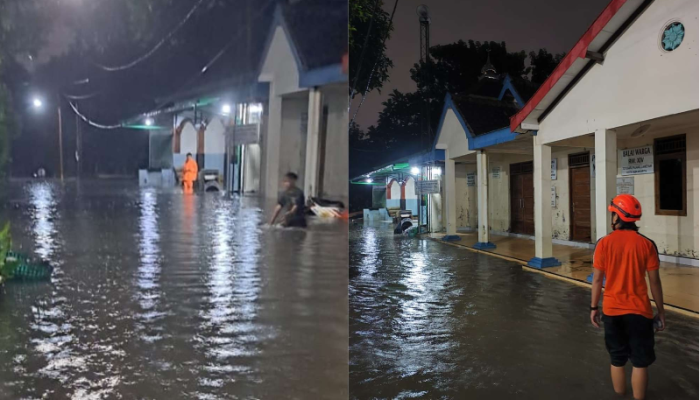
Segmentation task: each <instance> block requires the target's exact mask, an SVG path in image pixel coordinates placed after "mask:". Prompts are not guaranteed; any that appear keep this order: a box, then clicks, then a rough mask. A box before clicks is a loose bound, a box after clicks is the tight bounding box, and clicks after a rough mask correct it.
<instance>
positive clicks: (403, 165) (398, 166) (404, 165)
mask: <svg viewBox="0 0 700 400" xmlns="http://www.w3.org/2000/svg"><path fill="white" fill-rule="evenodd" d="M410 166H411V165H410V164H409V163H397V164H394V165H393V168H394V171H396V170H398V169H406V168H409V167H410Z"/></svg>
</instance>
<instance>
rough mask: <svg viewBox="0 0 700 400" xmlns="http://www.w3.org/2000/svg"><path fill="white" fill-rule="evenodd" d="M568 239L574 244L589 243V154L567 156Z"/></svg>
mask: <svg viewBox="0 0 700 400" xmlns="http://www.w3.org/2000/svg"><path fill="white" fill-rule="evenodd" d="M569 210H571V212H570V217H569V223H570V227H569V232H570V233H569V237H570V239H571V240H573V241H575V242H586V243H590V241H591V172H590V154H589V153H579V154H569Z"/></svg>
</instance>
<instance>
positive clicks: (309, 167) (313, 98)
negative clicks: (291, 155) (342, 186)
mask: <svg viewBox="0 0 700 400" xmlns="http://www.w3.org/2000/svg"><path fill="white" fill-rule="evenodd" d="M321 107H323V103H322V102H321V91H320V90H318V88H315V87H314V88H312V89H310V90H309V113H308V115H309V121H308V125H307V133H306V164H305V165H306V166H305V168H304V194H306V196H307V197H316V196H317V195H318V193H317V192H318V180H319V179H323V177H319V176H318V169H319V165H318V159H319V154H318V151H319V148H318V147H319V146H318V145H319V142H318V139H319V137H318V135H319V132H320V131H321V115H322V113H323V110H322V108H321Z"/></svg>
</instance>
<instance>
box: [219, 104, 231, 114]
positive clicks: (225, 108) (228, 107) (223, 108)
mask: <svg viewBox="0 0 700 400" xmlns="http://www.w3.org/2000/svg"><path fill="white" fill-rule="evenodd" d="M221 112H222V113H224V114H226V115H228V114H231V105H230V104H228V103H226V104H224V105H223V106H221Z"/></svg>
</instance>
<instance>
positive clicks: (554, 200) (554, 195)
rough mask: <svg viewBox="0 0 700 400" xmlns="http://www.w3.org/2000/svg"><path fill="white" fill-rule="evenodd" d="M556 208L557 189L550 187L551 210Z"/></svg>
mask: <svg viewBox="0 0 700 400" xmlns="http://www.w3.org/2000/svg"><path fill="white" fill-rule="evenodd" d="M556 207H557V188H556V187H555V186H552V208H556Z"/></svg>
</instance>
